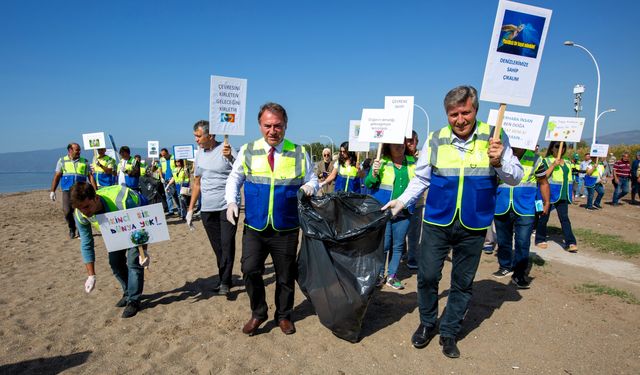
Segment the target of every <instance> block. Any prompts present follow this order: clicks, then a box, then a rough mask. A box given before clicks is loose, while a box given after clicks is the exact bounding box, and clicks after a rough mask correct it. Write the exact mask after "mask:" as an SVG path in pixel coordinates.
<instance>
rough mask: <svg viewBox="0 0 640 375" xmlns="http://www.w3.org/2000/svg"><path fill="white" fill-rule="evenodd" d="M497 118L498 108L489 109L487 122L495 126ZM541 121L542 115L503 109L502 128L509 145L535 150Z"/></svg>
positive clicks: (542, 120) (542, 121)
mask: <svg viewBox="0 0 640 375" xmlns="http://www.w3.org/2000/svg"><path fill="white" fill-rule="evenodd" d="M497 119H498V110H496V109H492V110H490V111H489V118H488V119H487V123H488V124H489V125H491V126H495V125H496V120H497ZM543 123H544V116H540V115H532V114H528V113H518V112H509V111H505V112H504V119H503V120H502V130H504V132H505V133H507V136H509V144H510V145H511V147H517V148H524V149H527V150H535V149H536V145H537V144H538V138H539V137H540V129H542V124H543Z"/></svg>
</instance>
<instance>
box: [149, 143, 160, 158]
mask: <svg viewBox="0 0 640 375" xmlns="http://www.w3.org/2000/svg"><path fill="white" fill-rule="evenodd" d="M147 157H148V158H152V159H157V158H159V157H160V141H147Z"/></svg>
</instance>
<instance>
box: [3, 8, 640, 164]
mask: <svg viewBox="0 0 640 375" xmlns="http://www.w3.org/2000/svg"><path fill="white" fill-rule="evenodd" d="M524 3H526V4H530V5H536V6H541V7H545V8H551V9H552V10H553V16H552V19H551V24H550V29H549V33H548V36H547V41H546V45H545V48H544V53H543V57H542V65H541V67H540V72H539V75H538V81H537V86H536V89H535V92H534V95H533V101H532V104H531V107H529V108H523V107H514V106H510V107H509V108H508V109H509V110H514V111H522V112H529V113H536V114H542V115H546V116H549V115H558V116H573V115H574V112H573V94H572V90H573V86H574V85H575V84H578V83H580V84H584V85H585V86H586V93H585V95H584V103H583V106H584V111H583V115H584V117H586V118H587V123H586V127H585V132H584V133H585V136H586V137H590V135H591V132H592V129H593V128H592V126H593V112H594V107H595V91H596V90H595V89H596V72H595V67H594V64H593V63H592V61H591V59H590V58H589V56H588V55H587V54H586V53H585V52H584V51H582V50H580V49H578V48H575V47H565V46H563V45H562V42H563V41H564V40H567V39H570V40H574V41H575V42H576V43H579V44H582V45H584V46H585V47H587V48H588V49H589V50H590V51H591V52H592V53H593V54H594V55H595V56H596V59H597V60H598V63H599V65H600V70H601V75H602V83H601V92H600V111H603V110H605V109H608V108H616V109H617V112H615V113H610V114H606V115H604V116H603V117H602V118H601V120H600V122H599V126H598V130H599V134H600V135H603V134H610V133H615V132H619V131H625V130H636V129H639V128H640V127H639V126H638V125H639V124H638V119H637V117H636V116H635V112H633V111H634V108H637V107H638V104H637V101H638V99H637V92H638V88H639V87H640V79H639V76H640V74H639V73H638V69H639V62H640V52H639V51H640V48H638V47H639V46H640V44H639V43H640V42H638V41H639V40H640V28H638V27H637V16H638V14H640V11H639V10H640V6H639V5H638V4H639V3H638V2H636V1H623V2H615V3H614V2H610V1H595V0H594V1H551V0H547V1H542V0H540V1H534V0H528V1H525V2H524ZM497 5H498V1H494V0H458V1H439V2H434V1H402V2H401V1H396V2H393V1H313V2H312V1H289V2H280V1H271V2H264V1H177V0H176V1H150V0H149V1H30V0H5V1H2V2H0V129H2V137H0V152H10V151H26V150H36V149H51V148H58V147H64V146H65V145H66V144H67V143H68V142H69V141H77V142H81V134H82V133H89V132H95V131H104V132H107V133H110V134H113V135H114V137H115V139H116V142H117V143H118V145H124V144H128V145H129V146H133V147H146V141H147V140H159V141H160V143H161V146H164V147H167V146H171V145H173V144H184V143H193V139H192V136H191V126H192V124H193V123H194V122H195V121H196V120H199V119H206V118H207V117H208V113H209V108H208V105H209V77H210V75H212V74H215V75H224V76H231V77H242V78H247V79H248V96H247V99H248V100H247V117H248V121H247V124H246V135H245V136H244V137H237V136H234V137H231V143H232V144H233V145H234V146H236V147H239V146H240V145H241V144H242V143H245V142H247V141H249V140H252V139H255V138H257V137H258V136H259V131H258V126H257V121H256V120H255V117H256V115H257V110H258V108H259V106H260V105H261V104H262V103H264V102H266V101H276V102H280V103H281V104H283V105H284V106H285V108H287V111H288V112H289V128H288V131H287V137H288V138H290V139H291V140H293V141H297V142H301V141H309V142H314V141H321V142H326V139H324V138H320V137H319V136H320V135H329V136H331V137H332V138H333V139H334V141H335V142H336V143H339V142H341V141H343V140H346V139H347V136H348V123H349V120H350V119H359V118H360V114H361V110H362V108H382V107H383V105H384V96H385V95H413V96H415V101H416V104H419V105H421V106H423V107H425V108H426V109H427V111H428V112H429V114H430V116H431V127H432V129H434V128H437V127H440V126H443V125H445V124H446V117H445V115H444V110H443V108H442V99H443V97H444V95H445V93H446V92H447V91H448V90H449V89H450V88H452V87H454V86H457V85H460V84H471V85H474V86H476V87H477V88H478V90H480V86H481V83H482V75H483V72H484V66H485V61H486V57H487V51H488V46H489V41H490V38H491V31H492V27H493V23H494V18H495V13H496V9H497ZM634 95H636V96H634ZM497 107H498V105H497V104H495V103H489V102H481V103H480V111H479V118H481V119H486V117H487V114H488V111H489V109H490V108H497ZM414 118H415V121H414V128H415V129H416V130H418V131H419V133H420V135H421V143H422V141H423V140H424V139H425V136H426V125H425V120H424V116H423V115H422V113H421V112H419V111H416V113H415V117H414ZM637 142H640V140H636V143H637Z"/></svg>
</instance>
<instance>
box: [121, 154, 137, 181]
mask: <svg viewBox="0 0 640 375" xmlns="http://www.w3.org/2000/svg"><path fill="white" fill-rule="evenodd" d="M135 162H136V159H135V158H134V157H130V158H129V160H127V163H126V164H125V165H124V171H123V172H130V171H131V170H132V169H133V163H135ZM124 183H125V184H126V185H127V187H128V188H132V189H137V188H138V186H139V184H140V177H139V176H138V177H132V176H129V175H128V174H126V173H125V174H124Z"/></svg>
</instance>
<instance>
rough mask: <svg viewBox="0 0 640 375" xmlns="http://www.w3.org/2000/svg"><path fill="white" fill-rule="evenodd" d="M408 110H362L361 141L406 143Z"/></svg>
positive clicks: (359, 138)
mask: <svg viewBox="0 0 640 375" xmlns="http://www.w3.org/2000/svg"><path fill="white" fill-rule="evenodd" d="M407 114H408V113H407V111H404V110H401V111H398V110H388V109H370V108H365V109H363V110H362V118H361V119H360V136H359V137H358V140H359V141H360V142H376V143H404V129H405V127H406V126H407Z"/></svg>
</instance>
